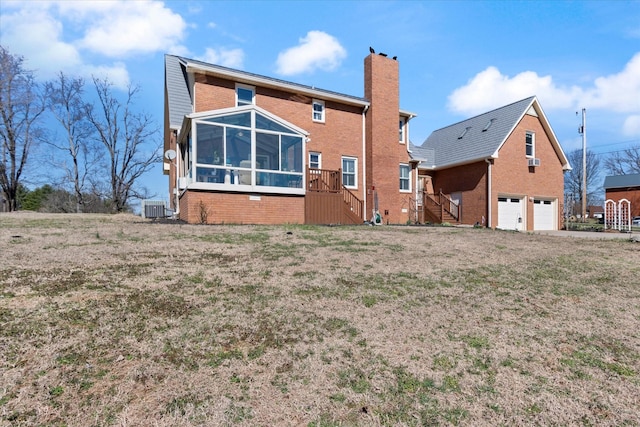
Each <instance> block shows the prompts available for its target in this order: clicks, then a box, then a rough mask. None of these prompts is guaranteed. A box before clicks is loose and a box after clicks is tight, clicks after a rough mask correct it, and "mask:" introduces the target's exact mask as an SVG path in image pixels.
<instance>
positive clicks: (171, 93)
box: [165, 55, 414, 129]
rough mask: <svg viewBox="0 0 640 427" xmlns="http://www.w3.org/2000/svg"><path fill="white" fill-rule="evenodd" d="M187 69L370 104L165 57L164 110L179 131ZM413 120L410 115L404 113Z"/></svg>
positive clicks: (187, 108)
mask: <svg viewBox="0 0 640 427" xmlns="http://www.w3.org/2000/svg"><path fill="white" fill-rule="evenodd" d="M190 68H197V69H199V70H202V71H205V72H210V73H215V74H219V75H224V76H228V77H229V78H233V79H235V80H236V81H238V82H248V83H250V84H255V85H261V86H271V87H277V88H283V89H285V90H291V91H295V92H299V93H305V94H308V95H310V96H313V97H317V98H320V99H332V100H337V101H339V102H345V103H349V104H354V105H361V106H363V107H364V106H367V105H369V101H367V100H366V99H365V98H361V97H358V96H352V95H346V94H342V93H338V92H333V91H330V90H325V89H318V88H315V87H313V86H307V85H302V84H298V83H293V82H289V81H286V80H280V79H276V78H273V77H268V76H262V75H260V74H254V73H249V72H246V71H241V70H236V69H233V68H228V67H223V66H221V65H215V64H209V63H207V62H203V61H198V60H196V59H189V58H184V57H181V56H175V55H165V85H166V87H165V89H166V91H167V102H168V105H167V108H168V112H169V124H170V126H171V127H172V128H174V129H175V128H180V125H181V124H182V119H183V118H184V116H185V115H186V114H190V113H192V112H193V105H192V99H191V97H192V95H191V94H190V93H189V88H190V84H189V82H188V80H187V79H188V73H189V69H190ZM405 114H407V115H409V116H412V115H414V114H413V113H408V112H405Z"/></svg>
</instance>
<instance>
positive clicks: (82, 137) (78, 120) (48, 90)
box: [45, 72, 102, 213]
mask: <svg viewBox="0 0 640 427" xmlns="http://www.w3.org/2000/svg"><path fill="white" fill-rule="evenodd" d="M83 95H84V80H83V79H82V78H69V77H68V76H66V75H65V74H64V73H62V72H60V74H58V77H57V78H56V79H55V80H51V81H49V82H47V83H46V84H45V99H46V104H47V108H48V109H49V111H50V112H51V113H52V114H53V116H54V117H55V119H56V120H57V121H58V123H60V125H61V126H62V127H63V129H64V139H63V140H62V141H58V140H53V141H49V143H50V144H51V145H52V146H53V147H54V148H56V149H57V150H60V151H62V152H64V153H66V154H68V156H67V158H66V159H65V160H64V161H63V162H62V163H60V164H56V167H59V168H60V169H61V170H63V171H64V175H65V176H64V178H65V184H66V185H71V186H72V187H73V194H74V196H75V205H76V206H75V211H76V212H78V213H80V212H83V210H84V205H85V201H84V192H85V191H86V187H87V184H88V183H89V178H91V177H92V176H93V175H94V174H95V172H96V168H97V166H98V164H99V161H100V158H101V157H102V156H101V153H102V151H101V150H97V149H96V147H95V140H94V139H93V138H92V136H93V134H94V133H95V128H94V127H93V125H92V124H91V122H89V120H88V119H87V115H86V111H87V106H86V104H85V101H84V100H83Z"/></svg>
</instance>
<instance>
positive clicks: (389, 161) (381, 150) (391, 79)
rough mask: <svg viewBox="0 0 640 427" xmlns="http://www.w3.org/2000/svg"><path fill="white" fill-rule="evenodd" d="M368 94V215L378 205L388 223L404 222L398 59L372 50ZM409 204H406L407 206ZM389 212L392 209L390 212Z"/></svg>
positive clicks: (367, 60)
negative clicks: (400, 188) (401, 184)
mask: <svg viewBox="0 0 640 427" xmlns="http://www.w3.org/2000/svg"><path fill="white" fill-rule="evenodd" d="M364 96H365V98H366V99H367V100H369V102H370V107H369V110H368V111H367V115H366V124H365V128H366V150H365V151H366V176H367V185H368V188H367V189H366V191H368V194H369V195H368V196H367V217H371V213H372V211H373V209H374V197H373V195H374V192H373V191H372V190H373V189H374V188H375V191H376V192H377V194H378V211H379V213H380V215H381V216H382V217H383V221H384V222H385V223H387V222H389V223H396V224H397V223H404V222H405V221H406V218H407V214H406V213H405V214H404V215H403V214H402V213H401V208H402V206H401V205H402V200H401V195H400V192H399V186H400V184H399V183H400V163H402V162H407V159H408V158H407V149H406V145H404V144H400V143H399V138H398V124H399V120H400V114H399V113H400V89H399V67H398V61H396V60H394V59H391V58H387V57H386V56H383V55H380V54H375V53H372V54H370V55H369V56H367V57H366V58H365V60H364ZM405 208H406V206H405ZM387 212H388V213H387Z"/></svg>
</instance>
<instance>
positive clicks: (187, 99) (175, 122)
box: [164, 55, 193, 129]
mask: <svg viewBox="0 0 640 427" xmlns="http://www.w3.org/2000/svg"><path fill="white" fill-rule="evenodd" d="M164 80H165V83H164V84H165V91H166V98H167V99H166V101H165V102H167V108H168V114H169V127H170V128H172V129H180V126H182V120H183V119H184V116H186V115H187V114H191V113H193V103H192V101H191V93H190V92H189V85H188V84H187V75H186V70H185V67H184V64H182V63H181V61H180V59H179V58H178V57H177V56H173V55H165V56H164Z"/></svg>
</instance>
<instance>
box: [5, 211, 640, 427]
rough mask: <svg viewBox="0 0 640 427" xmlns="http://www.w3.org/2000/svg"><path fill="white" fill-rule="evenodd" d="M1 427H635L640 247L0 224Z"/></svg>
mask: <svg viewBox="0 0 640 427" xmlns="http://www.w3.org/2000/svg"><path fill="white" fill-rule="evenodd" d="M0 249H1V254H0V326H1V328H0V425H11V426H35V425H38V426H63V425H66V426H192V425H204V426H249V425H259V426H280V425H282V426H353V425H359V426H360V425H362V426H369V425H384V426H405V425H406V426H418V425H469V426H471V425H472V426H479V425H487V426H496V425H509V426H511V425H586V426H591V425H593V426H601V425H634V426H638V425H640V243H633V242H630V241H625V240H606V241H605V240H586V239H575V238H562V237H551V236H542V235H533V234H526V233H512V232H499V231H491V230H481V229H468V228H466V229H461V228H452V227H387V226H382V227H375V228H374V227H366V226H361V227H312V226H278V227H265V226H233V225H229V226H197V225H183V224H177V223H176V224H167V223H153V222H150V221H146V220H142V219H141V218H139V217H135V216H131V215H117V216H102V215H45V214H27V213H18V214H2V215H0Z"/></svg>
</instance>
